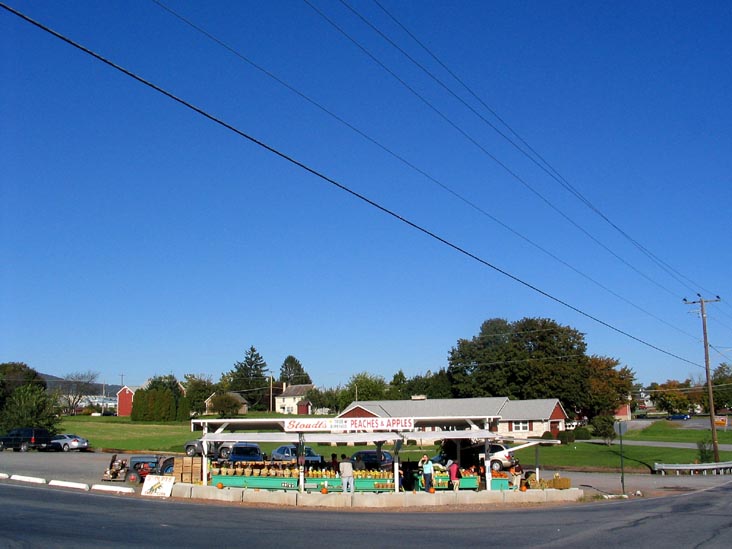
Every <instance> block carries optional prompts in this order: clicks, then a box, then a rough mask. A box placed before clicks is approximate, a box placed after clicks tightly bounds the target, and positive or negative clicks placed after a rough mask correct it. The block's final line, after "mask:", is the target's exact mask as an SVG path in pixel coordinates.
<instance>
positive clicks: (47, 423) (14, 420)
mask: <svg viewBox="0 0 732 549" xmlns="http://www.w3.org/2000/svg"><path fill="white" fill-rule="evenodd" d="M58 422H59V417H58V410H57V406H56V402H55V400H54V399H53V397H52V396H51V395H49V394H48V393H47V392H46V389H45V387H42V386H41V385H39V384H33V383H31V384H27V385H21V386H20V387H18V388H17V389H15V391H13V393H12V394H11V395H10V397H8V399H7V400H6V406H5V408H4V409H3V410H2V412H1V413H0V428H2V431H3V432H5V431H7V430H8V429H12V428H13V427H43V428H45V429H48V430H49V431H51V432H54V431H55V430H56V424H57V423H58Z"/></svg>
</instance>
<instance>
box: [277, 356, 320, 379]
mask: <svg viewBox="0 0 732 549" xmlns="http://www.w3.org/2000/svg"><path fill="white" fill-rule="evenodd" d="M280 381H281V382H283V383H287V384H288V385H307V384H310V383H312V382H313V381H312V380H311V379H310V376H309V375H308V373H307V372H306V371H305V368H303V367H302V363H301V362H300V361H299V360H298V359H296V358H295V357H294V356H292V355H289V356H288V357H287V358H286V359H285V360H284V362H282V366H280Z"/></svg>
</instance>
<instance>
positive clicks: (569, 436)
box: [557, 431, 575, 444]
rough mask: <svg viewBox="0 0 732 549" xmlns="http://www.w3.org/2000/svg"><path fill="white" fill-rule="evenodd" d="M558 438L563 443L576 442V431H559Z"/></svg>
mask: <svg viewBox="0 0 732 549" xmlns="http://www.w3.org/2000/svg"><path fill="white" fill-rule="evenodd" d="M557 438H558V439H559V440H560V441H561V443H562V444H569V443H571V442H574V438H575V437H574V431H559V436H558V437H557Z"/></svg>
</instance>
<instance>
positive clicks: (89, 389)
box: [57, 370, 99, 415]
mask: <svg viewBox="0 0 732 549" xmlns="http://www.w3.org/2000/svg"><path fill="white" fill-rule="evenodd" d="M98 377H99V373H98V372H92V371H91V370H87V371H86V372H73V373H71V374H66V376H64V379H63V381H61V382H60V383H59V384H58V388H57V392H58V395H59V404H60V405H61V408H62V409H63V411H64V412H65V413H67V414H70V415H76V410H77V409H78V408H79V407H80V405H81V402H82V401H83V400H84V397H86V396H89V395H91V394H94V391H95V389H96V388H95V386H94V384H95V383H96V381H97V378H98Z"/></svg>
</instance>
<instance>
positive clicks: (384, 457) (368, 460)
mask: <svg viewBox="0 0 732 549" xmlns="http://www.w3.org/2000/svg"><path fill="white" fill-rule="evenodd" d="M359 462H361V464H362V465H363V466H361V465H360V464H359ZM351 463H353V468H354V469H359V468H363V469H367V470H369V471H372V470H379V469H381V470H383V471H389V470H391V469H392V467H394V458H393V457H392V455H391V454H390V453H389V452H387V451H386V450H382V451H381V461H379V453H378V452H377V451H376V450H359V451H358V452H356V453H355V454H353V455H352V456H351Z"/></svg>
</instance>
